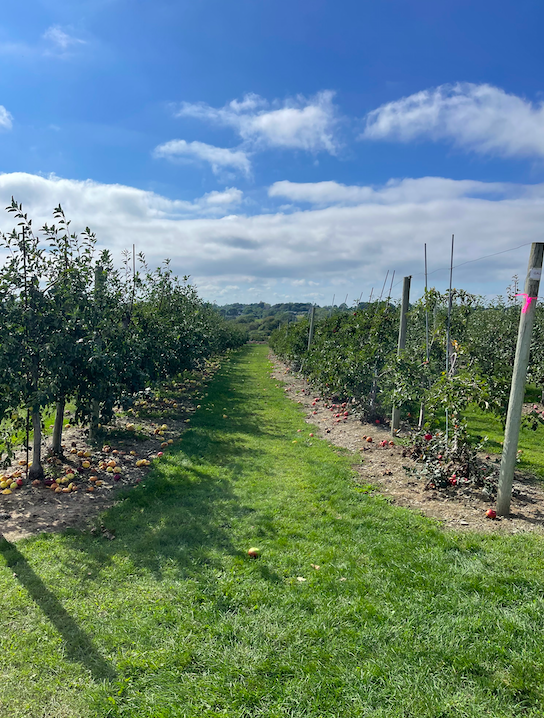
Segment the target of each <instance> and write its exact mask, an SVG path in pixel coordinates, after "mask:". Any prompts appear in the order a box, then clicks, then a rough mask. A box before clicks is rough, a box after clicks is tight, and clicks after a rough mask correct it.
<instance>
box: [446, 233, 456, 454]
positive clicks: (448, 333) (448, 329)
mask: <svg viewBox="0 0 544 718" xmlns="http://www.w3.org/2000/svg"><path fill="white" fill-rule="evenodd" d="M454 237H455V235H453V234H452V235H451V259H450V292H449V302H448V328H447V332H446V379H449V371H450V330H451V307H452V303H453V297H452V294H451V283H452V276H453V243H454ZM448 418H449V417H448V409H447V408H446V441H447V440H448V428H449V427H448Z"/></svg>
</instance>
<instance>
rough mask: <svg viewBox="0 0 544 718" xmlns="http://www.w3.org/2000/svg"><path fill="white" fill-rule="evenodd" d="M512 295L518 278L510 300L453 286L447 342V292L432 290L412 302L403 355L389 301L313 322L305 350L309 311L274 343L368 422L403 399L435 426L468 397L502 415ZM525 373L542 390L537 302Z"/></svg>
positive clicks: (408, 414)
mask: <svg viewBox="0 0 544 718" xmlns="http://www.w3.org/2000/svg"><path fill="white" fill-rule="evenodd" d="M516 293H517V290H516V280H514V283H513V285H512V286H511V287H509V288H508V290H507V296H506V297H504V298H502V297H500V298H498V299H496V300H494V301H492V302H486V301H484V299H483V298H482V297H479V296H476V295H474V294H469V293H468V292H465V291H463V290H458V289H453V290H452V296H451V300H452V311H451V320H450V321H451V329H450V337H451V340H450V345H449V348H448V347H447V346H446V345H447V340H446V339H447V317H448V305H449V301H450V297H449V292H446V293H440V292H438V291H437V290H436V289H431V290H429V291H428V292H427V294H426V296H424V297H423V298H422V299H420V300H419V301H417V302H415V303H414V304H412V306H411V307H410V310H409V313H408V327H407V341H406V349H405V351H403V352H402V353H401V355H400V356H397V339H398V329H399V318H400V307H399V306H395V305H394V304H393V303H391V302H390V301H382V302H373V303H371V304H368V305H366V306H364V307H363V308H359V309H357V310H356V311H355V310H353V311H350V312H343V313H336V314H334V315H333V316H331V317H327V318H322V319H318V320H317V321H316V322H315V330H314V338H313V342H312V346H311V348H310V350H308V333H309V321H308V319H307V318H304V319H303V320H301V321H299V322H297V323H294V324H290V325H286V326H283V327H281V328H279V329H277V330H276V331H275V332H273V334H272V336H271V338H270V344H271V346H272V348H273V350H274V351H275V352H276V353H277V354H278V355H279V356H281V357H283V358H284V359H286V360H288V361H290V362H293V364H294V365H296V366H297V368H299V369H300V370H301V371H302V373H303V374H304V375H305V376H306V377H307V378H308V379H310V381H311V383H312V384H313V385H314V386H316V388H319V389H320V390H321V391H323V392H324V393H326V394H328V395H333V396H334V395H336V396H337V397H338V398H340V397H341V398H342V399H343V400H351V399H353V400H355V402H356V403H357V404H358V405H359V407H360V408H361V410H362V413H363V415H364V416H365V417H366V418H367V419H369V420H374V419H376V418H378V419H384V418H386V417H387V416H389V415H390V412H391V407H392V406H393V405H396V406H402V407H403V414H404V418H410V419H411V421H412V423H414V422H415V420H417V418H418V417H419V415H420V411H421V407H422V406H423V407H424V410H425V412H426V416H427V419H428V420H429V421H430V422H431V423H432V422H433V421H434V422H435V425H436V423H438V422H439V421H440V419H443V417H444V414H445V410H446V409H447V410H448V411H449V416H451V417H452V418H454V419H459V418H460V414H461V412H462V411H463V409H464V408H465V407H466V406H467V404H468V403H472V402H475V403H478V404H480V405H481V406H482V407H484V408H486V409H487V410H490V411H492V412H494V413H495V414H497V415H498V416H499V417H501V418H502V419H504V418H505V417H506V409H507V405H508V396H509V390H510V382H511V377H512V367H513V363H514V356H515V350H516V338H517V331H518V325H519V317H520V304H519V301H518V300H516V298H515V295H516ZM427 326H428V331H427ZM427 335H428V343H427ZM446 351H449V371H448V373H447V374H446V372H445V365H446V361H445V360H446ZM528 379H529V381H530V382H531V383H534V384H536V385H537V386H539V387H540V388H543V387H544V308H543V307H541V306H540V307H537V311H536V318H535V326H534V330H533V342H532V348H531V361H530V365H529V376H528Z"/></svg>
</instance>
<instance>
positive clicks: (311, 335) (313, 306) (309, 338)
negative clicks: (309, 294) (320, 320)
mask: <svg viewBox="0 0 544 718" xmlns="http://www.w3.org/2000/svg"><path fill="white" fill-rule="evenodd" d="M314 317H315V304H313V305H312V308H311V309H310V332H309V334H308V351H310V347H311V346H312V339H313V338H314Z"/></svg>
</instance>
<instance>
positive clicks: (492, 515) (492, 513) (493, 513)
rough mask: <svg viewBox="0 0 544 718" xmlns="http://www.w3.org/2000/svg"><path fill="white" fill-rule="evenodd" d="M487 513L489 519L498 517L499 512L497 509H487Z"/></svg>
mask: <svg viewBox="0 0 544 718" xmlns="http://www.w3.org/2000/svg"><path fill="white" fill-rule="evenodd" d="M485 515H486V516H487V518H488V519H496V518H497V512H496V511H495V509H487V511H486V512H485Z"/></svg>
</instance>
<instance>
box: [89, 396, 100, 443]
mask: <svg viewBox="0 0 544 718" xmlns="http://www.w3.org/2000/svg"><path fill="white" fill-rule="evenodd" d="M99 420H100V402H99V401H98V399H93V401H92V409H91V425H90V427H89V439H90V440H91V441H95V440H96V438H97V433H98V423H99Z"/></svg>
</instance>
